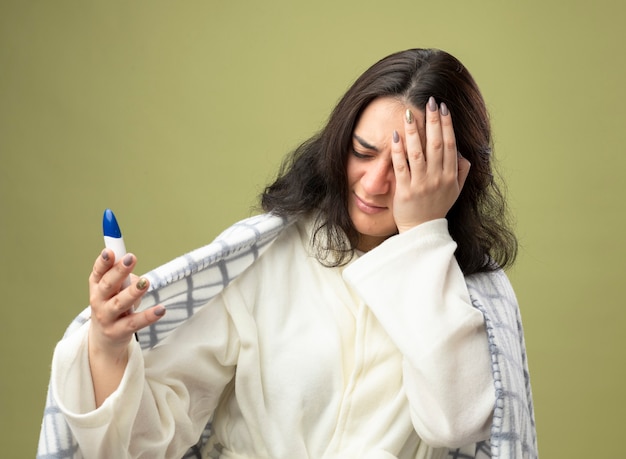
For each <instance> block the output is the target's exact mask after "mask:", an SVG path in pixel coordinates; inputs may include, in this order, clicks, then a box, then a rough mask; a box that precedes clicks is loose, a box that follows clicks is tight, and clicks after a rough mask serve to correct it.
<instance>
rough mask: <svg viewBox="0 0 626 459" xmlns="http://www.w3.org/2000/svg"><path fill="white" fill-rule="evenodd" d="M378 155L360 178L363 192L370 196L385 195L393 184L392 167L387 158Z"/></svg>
mask: <svg viewBox="0 0 626 459" xmlns="http://www.w3.org/2000/svg"><path fill="white" fill-rule="evenodd" d="M382 156H383V155H380V157H379V158H377V160H376V161H372V162H371V163H370V164H369V167H368V168H367V171H366V172H365V174H363V177H362V178H361V185H362V186H363V190H365V192H366V193H367V194H369V195H370V196H376V195H382V194H387V193H389V191H390V190H391V188H392V186H393V184H394V183H395V177H394V175H393V166H392V164H391V160H390V159H389V158H384V157H382Z"/></svg>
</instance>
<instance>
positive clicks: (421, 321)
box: [344, 219, 495, 448]
mask: <svg viewBox="0 0 626 459" xmlns="http://www.w3.org/2000/svg"><path fill="white" fill-rule="evenodd" d="M455 249H456V243H455V242H454V241H453V240H452V238H451V237H450V234H449V232H448V226H447V220H445V219H439V220H434V221H430V222H427V223H424V224H422V225H419V226H417V227H415V228H413V229H411V230H410V231H407V232H405V233H402V234H400V235H396V236H393V237H391V238H389V239H387V240H386V241H385V242H383V243H382V244H381V245H380V246H378V247H376V248H375V249H373V250H371V251H370V252H368V253H366V254H365V255H363V256H362V257H361V258H359V259H358V260H356V261H355V262H354V263H352V264H351V265H350V266H348V267H347V268H346V269H345V270H344V278H345V279H346V281H347V282H348V283H349V284H350V285H351V287H352V288H353V289H354V290H355V291H356V292H357V294H358V295H359V297H360V298H361V299H362V300H363V301H364V302H365V304H366V305H367V306H368V307H369V308H370V309H371V311H372V312H373V314H374V315H375V317H376V318H377V320H378V321H379V322H380V323H381V325H382V326H383V328H384V329H385V330H386V332H387V333H388V334H389V336H390V338H391V339H392V340H393V342H394V343H395V345H396V346H397V347H398V349H399V350H400V352H401V353H402V355H403V385H404V388H405V392H406V396H407V399H408V402H409V405H410V412H411V419H412V421H413V425H414V428H415V430H416V432H417V434H418V435H419V436H420V438H422V440H424V441H425V442H426V443H427V444H429V445H430V446H433V447H449V448H451V447H459V446H463V445H467V444H470V443H474V442H477V441H480V440H485V439H487V438H488V437H489V430H490V421H491V416H492V413H493V408H494V403H495V390H494V385H493V379H492V376H491V367H490V354H489V348H488V341H487V335H486V331H485V325H484V319H483V316H482V314H481V312H480V311H478V310H477V309H476V308H474V307H473V306H472V304H471V300H470V296H469V293H468V290H467V286H466V284H465V279H464V276H463V274H462V272H461V270H460V268H459V265H458V263H457V261H456V259H455V257H454V251H455Z"/></svg>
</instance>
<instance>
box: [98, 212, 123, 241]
mask: <svg viewBox="0 0 626 459" xmlns="http://www.w3.org/2000/svg"><path fill="white" fill-rule="evenodd" d="M102 232H103V233H104V235H105V236H108V237H115V238H121V237H122V232H121V231H120V226H119V225H118V224H117V220H116V219H115V215H113V211H112V210H111V209H106V210H105V211H104V216H103V217H102Z"/></svg>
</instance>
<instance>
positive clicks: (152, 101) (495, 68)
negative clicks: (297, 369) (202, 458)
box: [0, 0, 626, 458]
mask: <svg viewBox="0 0 626 459" xmlns="http://www.w3.org/2000/svg"><path fill="white" fill-rule="evenodd" d="M625 13H626V8H625V7H624V6H622V3H621V2H620V1H618V0H615V1H608V0H596V1H594V2H589V1H580V0H575V1H565V0H564V1H561V2H555V1H540V0H533V1H526V2H512V1H511V2H509V1H502V0H497V1H496V0H486V1H480V2H478V1H447V2H446V1H442V2H432V1H429V2H426V1H418V0H412V1H396V2H394V1H389V2H374V1H364V0H359V1H356V0H351V1H338V0H335V1H332V0H322V1H315V2H310V1H309V2H295V1H287V0H281V1H275V2H271V1H265V2H252V1H249V2H241V1H240V2H226V1H221V2H220V1H204V2H200V1H180V2H162V1H123V2H120V1H5V0H3V1H1V2H0V155H1V156H0V158H1V162H0V206H1V208H0V210H1V212H0V228H1V234H0V255H1V257H2V262H1V268H2V272H1V276H0V292H2V306H1V311H2V312H1V313H2V315H1V316H0V340H1V341H0V352H1V358H2V360H1V362H0V363H1V365H0V368H1V376H0V417H1V419H0V422H1V423H0V437H1V441H0V445H2V446H1V447H0V448H1V451H0V456H2V457H7V458H18V457H33V456H34V454H35V449H36V444H37V438H38V434H39V422H40V419H41V413H42V409H43V406H44V396H45V393H46V386H47V381H48V374H49V364H50V359H51V355H52V350H53V348H54V345H55V343H56V341H57V340H58V339H59V338H60V336H61V335H62V333H63V330H64V329H65V327H66V325H67V324H68V323H69V322H70V321H71V319H72V318H73V317H74V316H75V315H76V314H77V313H78V312H79V311H80V310H81V309H82V308H83V307H84V306H86V304H87V296H88V295H87V277H88V274H89V272H90V269H91V266H92V262H93V260H94V259H95V257H96V256H97V255H98V253H99V251H100V250H101V248H102V236H101V218H102V212H103V210H104V208H106V207H111V208H112V209H114V210H115V212H116V214H117V217H118V219H119V221H120V224H121V226H122V229H123V231H124V236H125V239H126V243H127V246H128V248H129V250H132V251H133V252H134V253H136V254H137V255H138V257H139V268H138V271H140V272H143V271H147V270H149V269H151V268H152V267H155V266H157V265H159V264H161V263H163V262H166V261H168V260H169V259H171V258H173V257H174V256H177V255H180V254H182V253H183V252H185V251H188V250H191V249H193V248H196V247H198V246H200V245H203V244H205V243H207V242H209V241H210V240H211V239H212V238H213V237H214V236H215V235H216V234H217V233H218V232H219V231H220V230H221V229H223V228H224V227H226V226H227V225H228V224H230V223H232V222H234V221H235V220H238V219H240V218H243V217H246V216H248V215H250V214H251V213H252V212H253V211H254V206H255V204H256V196H257V195H258V193H259V192H260V191H261V189H262V187H263V185H264V184H265V183H267V182H268V181H269V180H271V179H272V177H273V176H274V173H275V171H276V169H277V166H278V165H279V163H280V159H281V158H282V156H283V155H284V154H285V153H286V152H287V151H288V150H290V149H291V148H293V147H295V146H296V145H297V144H298V143H299V142H301V141H302V140H304V139H306V138H307V137H308V136H310V135H312V134H313V133H314V132H315V131H316V130H317V129H318V128H319V127H320V126H322V124H323V123H324V122H325V120H326V118H327V116H328V114H329V111H330V109H331V108H332V106H333V105H334V103H335V102H336V101H337V99H338V98H339V97H340V95H341V94H342V93H343V92H344V91H345V89H346V88H347V87H348V86H349V84H350V83H351V82H352V81H353V80H354V78H356V76H358V74H360V73H361V72H362V71H363V70H365V69H366V68H367V67H368V66H369V65H370V64H372V63H373V62H374V61H376V60H377V59H379V58H381V57H383V56H384V55H387V54H389V53H391V52H393V51H397V50H400V49H405V48H409V47H438V48H443V49H445V50H447V51H449V52H451V53H452V54H454V55H456V56H457V57H459V58H460V59H461V60H462V61H463V62H464V63H465V65H466V66H467V67H468V68H469V69H470V71H471V72H472V73H473V74H474V76H475V78H476V79H477V81H478V82H479V85H480V86H481V88H482V90H483V94H484V96H485V98H486V100H487V103H488V106H489V109H490V112H491V115H492V120H493V126H494V132H495V145H496V148H495V151H496V155H497V157H498V159H499V167H500V170H501V172H502V174H503V176H504V178H505V180H506V181H507V183H508V194H509V199H510V206H511V209H512V212H513V215H514V217H515V220H516V228H517V232H518V234H519V237H520V241H521V253H520V256H519V259H518V263H517V265H516V266H515V268H514V269H512V270H511V271H510V272H509V274H510V277H511V280H512V282H513V283H514V286H515V289H516V292H517V294H518V298H519V301H520V304H521V310H522V314H523V318H524V325H525V333H526V340H527V345H528V355H529V361H530V369H531V376H532V383H533V392H534V399H535V408H536V420H537V428H538V438H539V445H540V453H541V456H542V457H544V458H561V457H563V458H565V457H567V458H595V457H609V456H610V457H621V456H622V455H623V454H624V453H623V451H624V446H622V445H621V441H622V440H623V438H624V437H623V432H622V431H623V429H624V425H625V423H624V409H625V403H624V402H625V396H624V390H623V387H624V384H623V379H624V376H625V374H624V373H625V371H624V370H625V361H624V360H625V359H624V340H623V337H622V333H623V328H624V322H625V312H624V308H623V304H624V301H623V299H622V298H621V297H620V296H621V295H620V293H621V289H620V287H623V285H624V283H625V281H624V274H625V272H624V271H625V270H624V261H623V260H624V255H625V247H626V245H625V244H624V237H625V231H624V223H625V217H624V206H623V200H624V191H623V183H624V171H625V169H626V159H625V158H626V156H625V154H624V153H625V152H624V145H626V138H625V137H626V135H625V131H626V129H625V128H624V122H625V121H626V117H625V115H626V113H625V110H626V109H625V105H624V102H625V99H626V98H625V82H626V58H625V57H624V54H625V53H624V44H625V39H626V33H625V32H624V27H623V23H624V18H625Z"/></svg>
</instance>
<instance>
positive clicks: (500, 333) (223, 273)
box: [37, 214, 537, 459]
mask: <svg viewBox="0 0 626 459" xmlns="http://www.w3.org/2000/svg"><path fill="white" fill-rule="evenodd" d="M289 224H290V222H289V221H288V220H286V219H283V218H280V217H277V216H274V215H271V214H263V215H258V216H255V217H251V218H248V219H246V220H243V221H240V222H238V223H236V224H234V225H233V226H231V227H230V228H228V229H226V230H225V231H224V232H223V233H222V234H220V235H219V236H218V237H217V238H216V239H215V240H214V241H213V242H211V243H210V244H208V245H206V246H204V247H201V248H199V249H196V250H194V251H192V252H190V253H188V254H186V255H183V256H181V257H179V258H176V259H174V260H172V261H170V262H169V263H166V264H164V265H162V266H160V267H159V268H156V269H155V270H153V271H150V272H149V273H147V274H146V275H145V276H146V277H147V278H148V279H150V291H149V292H148V293H147V294H146V295H145V297H144V299H143V301H142V303H141V305H140V309H143V308H148V307H151V306H154V305H156V304H159V303H160V304H163V305H164V306H166V307H167V314H166V315H165V317H164V318H163V319H161V320H159V321H158V322H156V323H154V324H152V326H150V327H148V328H145V329H142V330H140V331H139V332H138V336H139V341H140V344H141V346H142V348H144V349H147V348H150V347H152V346H154V345H155V344H157V343H158V342H159V341H160V340H162V339H163V338H164V337H165V336H166V335H167V333H168V332H170V331H171V330H172V329H174V328H175V327H176V326H178V325H179V324H180V323H182V322H184V321H185V320H187V319H188V318H189V317H191V316H192V315H193V314H194V312H195V311H196V310H197V309H198V308H200V307H201V306H202V305H204V304H205V303H206V302H207V301H209V300H210V299H211V298H213V297H214V296H215V295H216V294H218V293H219V292H220V291H221V290H222V289H223V288H224V287H225V286H226V285H228V284H229V282H230V281H232V280H233V279H234V278H236V277H237V276H238V275H239V274H241V273H242V272H243V271H244V270H245V269H246V268H247V267H248V266H250V265H251V264H252V263H253V262H254V261H255V260H256V259H257V258H258V256H259V255H260V254H261V253H262V252H263V251H264V250H265V249H266V248H267V247H268V246H269V244H270V243H271V242H272V241H273V240H274V239H275V238H276V236H277V235H278V234H279V233H280V232H281V231H282V229H283V228H285V227H286V226H287V225H289ZM466 282H467V286H468V290H469V293H470V297H471V299H472V303H473V305H474V307H476V308H478V309H479V310H480V311H481V312H482V313H483V315H484V317H485V324H486V329H487V335H488V340H489V349H490V352H491V362H492V372H493V378H494V390H495V394H496V403H495V409H494V415H493V423H492V429H491V436H490V439H489V440H488V441H485V442H481V443H478V444H476V445H470V446H468V447H466V448H460V449H453V450H450V451H449V456H448V457H449V458H453V459H487V458H492V459H536V458H537V439H536V433H535V419H534V412H533V402H532V394H531V388H530V378H529V374H528V364H527V361H526V347H525V343H524V334H523V329H522V322H521V318H520V313H519V308H518V306H517V301H516V299H515V295H514V293H513V290H512V289H511V286H510V284H509V282H508V280H507V278H506V276H505V274H504V273H503V272H501V271H499V272H495V273H481V274H475V275H472V276H469V277H468V278H467V279H466ZM89 315H90V312H89V307H87V308H85V309H84V310H83V311H82V312H81V313H80V314H79V315H78V316H77V317H76V318H75V319H74V321H73V322H72V323H71V324H70V325H69V327H68V328H67V330H66V332H65V335H64V337H67V336H68V335H70V334H71V333H73V332H74V331H75V330H77V329H78V328H79V327H80V326H81V325H82V324H84V323H85V322H86V321H87V320H89ZM210 429H211V425H210V423H209V424H208V425H207V427H206V429H205V430H204V432H203V434H202V436H201V438H200V439H199V441H198V443H197V444H196V445H195V446H193V447H192V448H190V449H189V451H188V452H187V453H186V454H185V456H184V458H201V457H202V456H201V450H202V448H203V446H204V444H205V443H206V442H207V440H208V438H209V435H210ZM80 457H82V455H81V453H80V450H79V446H78V444H77V443H76V440H75V439H74V438H73V436H72V433H71V431H70V429H69V427H68V425H67V423H66V422H65V419H64V418H63V416H62V414H61V413H60V411H59V409H58V406H57V404H56V403H55V401H54V399H53V397H52V394H51V391H50V389H48V395H47V399H46V407H45V410H44V414H43V420H42V424H41V433H40V437H39V445H38V450H37V458H39V459H44V458H50V459H52V458H54V459H63V458H80ZM205 457H206V456H205ZM211 457H212V455H211Z"/></svg>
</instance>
